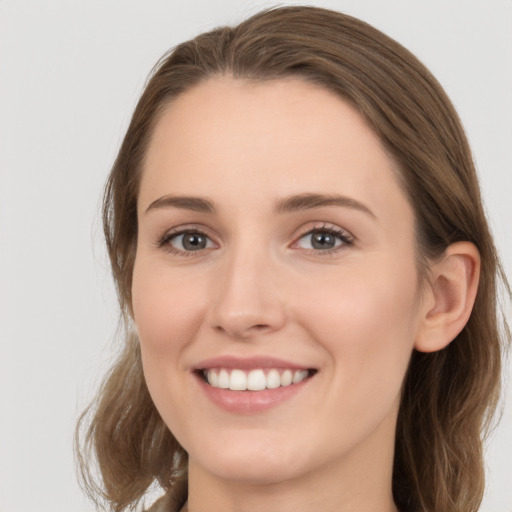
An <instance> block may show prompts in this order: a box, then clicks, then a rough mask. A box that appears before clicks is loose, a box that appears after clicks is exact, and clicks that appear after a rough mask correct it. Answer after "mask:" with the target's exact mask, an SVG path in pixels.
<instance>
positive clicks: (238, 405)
mask: <svg viewBox="0 0 512 512" xmlns="http://www.w3.org/2000/svg"><path fill="white" fill-rule="evenodd" d="M311 378H312V377H308V378H307V379H304V380H303V381H302V382H299V383H298V384H291V385H290V386H282V387H279V388H275V389H263V390H261V391H231V390H230V389H222V388H215V387H213V386H210V385H209V384H207V383H206V382H205V381H204V380H203V379H202V378H201V377H200V376H199V375H196V380H197V381H198V382H199V385H200V387H201V389H202V390H203V392H204V393H205V395H206V396H207V397H208V398H209V399H210V400H211V401H212V402H213V403H214V404H215V405H217V406H218V407H220V408H221V409H224V410H225V411H228V412H232V413H236V414H256V413H259V412H263V411H266V410H268V409H271V408H272V407H276V406H278V405H280V404H282V403H283V402H285V401H287V400H289V399H290V398H292V397H293V396H295V395H296V394H297V393H299V392H300V391H301V390H303V389H304V388H305V387H306V386H307V384H308V383H309V381H310V380H311Z"/></svg>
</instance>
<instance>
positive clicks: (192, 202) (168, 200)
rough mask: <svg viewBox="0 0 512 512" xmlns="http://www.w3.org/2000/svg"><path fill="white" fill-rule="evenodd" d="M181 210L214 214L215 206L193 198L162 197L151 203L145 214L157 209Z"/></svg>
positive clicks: (199, 198)
mask: <svg viewBox="0 0 512 512" xmlns="http://www.w3.org/2000/svg"><path fill="white" fill-rule="evenodd" d="M170 207H172V208H181V209H183V210H192V211H194V212H199V213H214V212H215V210H216V208H215V205H214V204H213V203H212V202H211V201H210V200H208V199H205V198H203V197H193V196H172V195H169V196H163V197H160V198H159V199H157V200H156V201H153V202H152V203H151V204H150V205H149V206H148V207H147V208H146V213H148V212H149V211H151V210H155V209H158V208H170Z"/></svg>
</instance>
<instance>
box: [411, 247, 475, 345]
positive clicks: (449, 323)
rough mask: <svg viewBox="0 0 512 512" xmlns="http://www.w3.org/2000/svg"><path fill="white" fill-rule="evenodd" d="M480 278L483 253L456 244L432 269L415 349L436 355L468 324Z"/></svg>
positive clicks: (447, 250)
mask: <svg viewBox="0 0 512 512" xmlns="http://www.w3.org/2000/svg"><path fill="white" fill-rule="evenodd" d="M479 278H480V254H479V252H478V249H477V248H476V247H475V245H474V244H472V243H471V242H456V243H454V244H452V245H450V246H448V248H447V249H446V251H445V252H444V254H443V256H442V258H441V260H439V261H437V262H435V263H434V264H433V265H432V267H431V280H430V283H429V284H428V285H427V286H426V290H425V292H424V297H423V299H424V300H423V302H422V311H421V318H420V326H419V329H418V332H417V336H416V341H415V344H414V348H416V350H419V351H420V352H435V351H437V350H441V349H443V348H444V347H446V346H447V345H448V344H449V343H450V342H451V341H453V340H454V339H455V337H456V336H457V335H458V334H459V333H460V332H461V331H462V329H463V328H464V326H465V325H466V323H467V321H468V319H469V315H470V314H471V310H472V309H473V304H474V302H475V297H476V292H477V289H478V281H479Z"/></svg>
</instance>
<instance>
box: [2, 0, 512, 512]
mask: <svg viewBox="0 0 512 512" xmlns="http://www.w3.org/2000/svg"><path fill="white" fill-rule="evenodd" d="M286 3H295V2H286ZM310 4H314V5H319V6H324V7H329V8H334V9H338V10H341V11H345V12H347V13H349V14H352V15H355V16H358V17H360V18H362V19H364V20H365V21H367V22H369V23H371V24H373V25H375V26H376V27H377V28H379V29H381V30H383V31H384V32H386V33H387V34H389V35H390V36H392V37H394V38H395V39H397V40H398V41H399V42H401V43H402V44H404V45H405V46H406V47H407V48H409V49H410V50H412V51H413V52H414V53H415V54H416V55H417V56H418V57H419V58H420V59H421V60H422V61H423V62H424V63H425V64H427V66H428V67H429V68H430V69H431V70H432V71H433V73H434V74H435V75H436V76H437V77H438V78H439V80H440V82H441V83H442V84H443V86H444V87H445V88H446V90H447V92H448V94H449V95H450V97H451V98H452V100H453V102H454V103H455V106H456V108H457V109H458V111H459V113H460V115H461V117H462V120H463V122H464V124H465V127H466V129H467V132H468V136H469V139H470V142H471V144H472V147H473V150H474V156H475V159H476V163H477V166H478V169H479V173H480V177H481V184H482V189H483V195H484V199H485V203H486V207H487V211H488V213H489V217H490V220H491V225H492V228H493V231H494V233H495V236H496V240H497V243H498V247H499V249H500V251H501V253H502V257H503V261H504V264H505V268H506V270H507V273H508V276H509V278H510V277H511V276H512V227H511V226H512V201H511V199H510V198H511V192H512V149H511V146H512V124H511V114H512V62H511V61H512V1H511V0H486V1H485V2H484V1H483V0H473V1H469V0H460V1H456V0H429V1H412V0H386V1H384V0H357V1H356V0H352V1H350V0H333V1H310ZM270 5H274V3H272V2H266V1H265V2H264V1H261V2H259V1H256V0H217V1H216V0H187V1H186V2H185V1H180V2H178V1H170V0H144V1H143V0H139V1H137V0H113V1H109V0H84V1H80V0H77V1H74V0H44V1H41V0H31V1H27V0H0V341H1V348H0V350H1V352H0V512H34V511H37V512H60V511H62V512H89V511H92V510H94V508H93V506H92V504H89V503H88V502H87V501H86V500H85V499H84V498H83V497H82V494H81V491H80V489H79V487H78V484H77V482H76V476H75V467H74V462H73V451H72V437H73V430H74V424H75V421H76V418H77V415H78V414H79V412H80V411H81V410H82V409H83V407H84V406H85V404H86V403H87V401H88V400H89V399H90V398H91V396H92V392H93V390H94V389H95V387H96V385H97V383H98V380H99V378H100V376H101V375H102V373H103V372H104V371H105V369H106V368H107V365H108V362H109V360H110V358H111V356H112V353H113V351H114V349H115V347H114V343H113V340H114V334H115V327H116V322H117V305H116V300H115V294H114V292H113V286H112V283H111V280H110V276H109V272H108V264H107V260H106V257H105V252H104V248H103V241H102V235H101V226H100V223H101V221H100V214H99V204H100V196H101V189H102V185H103V183H104V181H105V178H106V175H107V172H108V170H109V167H110V166H111V164H112V162H113V159H114V157H115V154H116V150H117V149H118V146H119V144H120V141H121V138H122V136H123V133H124V130H125V129H126V126H127V123H128V121H129V118H130V116H131V112H132V110H133V107H134V105H135V102H136V100H137V98H138V96H139V94H140V92H141V88H142V86H143V84H144V81H145V79H146V76H147V74H148V72H149V71H150V69H151V67H152V66H153V64H154V63H155V62H156V60H157V59H158V58H159V57H160V56H161V54H163V53H164V52H165V51H166V50H167V49H168V48H170V47H172V46H173V45H175V44H177V43H178V42H181V41H183V40H185V39H188V38H190V37H193V36H194V35H196V34H197V33H199V32H202V31H204V30H206V29H210V28H213V27H215V26H218V25H221V24H226V23H236V22H238V21H240V20H241V19H243V18H245V17H247V16H248V15H250V14H253V13H255V12H256V11H257V10H259V9H260V8H262V7H268V6H270ZM509 313H510V311H508V312H507V314H509ZM510 373H512V372H510V370H509V374H510ZM510 387H511V386H510V381H509V383H507V384H506V388H507V389H508V391H509V393H508V398H507V400H506V401H504V415H503V420H502V423H501V424H500V427H499V428H498V429H497V430H496V432H495V434H494V436H493V437H492V439H491V441H490V443H489V447H488V450H487V468H488V487H487V493H486V497H485V501H484V504H483V507H482V511H484V512H512V397H511V396H510V395H511V393H510ZM354 512H357V511H354ZM439 512H447V511H439Z"/></svg>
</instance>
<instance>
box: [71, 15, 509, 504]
mask: <svg viewBox="0 0 512 512" xmlns="http://www.w3.org/2000/svg"><path fill="white" fill-rule="evenodd" d="M104 226H105V234H106V239H107V246H108V250H109V254H110V258H111V263H112V269H113V273H114V278H115V280H116V284H117V287H118V293H119V299H120V303H121V308H122V311H123V313H124V320H125V325H126V343H125V347H124V351H123V353H122V355H121V357H120V358H119V360H118V361H117V363H116V365H115V366H114V368H113V369H112V371H111V373H110V374H109V375H108V377H107V378H106V380H105V383H104V385H103V387H102V389H101V391H100V393H99V396H98V399H97V403H96V404H95V405H94V407H93V408H92V409H91V416H88V415H85V416H83V418H82V422H84V421H86V420H87V421H89V422H90V423H89V427H88V430H87V432H86V436H85V440H84V442H85V445H86V448H87V447H88V448H89V449H92V450H93V451H94V453H95V456H96V458H97V461H98V464H99V468H100V471H101V476H102V486H101V487H100V488H96V487H95V486H94V483H93V482H92V479H91V478H90V476H89V475H90V473H89V472H88V467H87V460H88V459H87V455H85V453H86V452H84V451H83V452H82V455H81V459H80V460H81V463H82V468H83V474H84V477H85V481H86V484H87V485H88V488H89V490H90V492H91V494H94V493H96V495H98V494H99V495H100V496H103V497H104V498H105V499H106V500H107V502H108V503H109V504H110V506H111V508H112V510H116V511H121V510H125V509H126V508H127V507H129V506H133V505H134V504H135V503H136V502H137V501H138V500H140V499H141V498H142V497H143V496H144V494H145V493H146V491H147V489H148V487H149V486H150V485H151V484H152V483H153V482H154V481H156V482H158V483H159V484H160V486H161V487H162V488H163V489H165V491H166V495H165V496H164V498H162V500H160V501H159V502H158V503H157V504H156V505H155V506H154V507H153V508H152V509H151V510H155V511H161V510H165V511H171V510H172V511H177V510H190V511H196V512H201V511H202V510H211V511H215V510H223V511H230V510H236V511H242V512H243V511H259V510H280V511H286V510H292V509H293V510H294V511H297V510H298V511H306V510H324V511H330V510H333V511H334V510H336V511H342V510H357V511H361V512H363V511H366V510H368V511H370V510H379V511H396V510H400V511H416V510H418V511H420V510H421V511H440V510H443V511H444V510H450V511H464V512H467V511H476V510H478V506H479V503H480V501H481V498H482V493H483V481H484V468H483V461H482V435H483V434H485V432H486V429H487V427H488V425H489V422H490V420H491V419H492V414H493V411H494V409H495V406H496V403H497V399H498V394H499V383H500V354H501V350H502V348H503V347H504V345H505V342H506V340H505V336H501V337H500V332H501V331H500V326H499V325H498V320H497V318H498V315H497V306H496V296H497V286H498V284H499V280H502V281H503V282H505V278H504V276H503V273H502V271H501V267H500V265H499V261H498V258H497V255H496V250H495V248H494V245H493V241H492V238H491V236H490V234H489V230H488V227H487V222H486V219H485V215H484V213H483V209H482V205H481V199H480V192H479V188H478V182H477V178H476V175H475V171H474V166H473V163H472V160H471V155H470V150H469V147H468V144H467V140H466V138H465V136H464V132H463V129H462V127H461V125H460V122H459V120H458V117H457V115H456V113H455V111H454V110H453V107H452V106H451V104H450V102H449V100H448V99H447V97H446V95H445V93H444V91H443V90H442V89H441V87H440V86H439V84H438V83H437V82H436V81H435V79H434V78H433V77H432V76H431V75H430V74H429V72H428V71H427V70H426V69H425V68H424V67H423V66H422V65H421V63H419V62H418V61H417V59H416V58H415V57H413V56H412V55H411V54H410V53H409V52H407V51H406V50H405V49H404V48H402V47H401V46H400V45H399V44H397V43H396V42H395V41H393V40H391V39H389V38H388V37H387V36H385V35H383V34H381V33H380V32H378V31H377V30H375V29H374V28H372V27H370V26H368V25H366V24H365V23H363V22H361V21H359V20H356V19H353V18H351V17H349V16H346V15H342V14H339V13H335V12H332V11H327V10H324V9H319V8H308V7H285V8H279V9H274V10H270V11H265V12H262V13H260V14H257V15H255V16H253V17H252V18H250V19H249V20H247V21H245V22H243V23H241V24H240V25H238V26H237V27H234V28H228V27H227V28H221V29H218V30H214V31H212V32H209V33H206V34H202V35H200V36H198V37H197V38H195V39H194V40H192V41H189V42H186V43H184V44H182V45H180V46H178V47H177V48H176V49H175V50H173V51H172V52H170V53H169V54H168V55H167V56H165V57H164V58H163V59H162V60H161V61H160V63H159V64H158V66H157V68H156V70H155V72H154V74H153V76H152V78H151V80H150V81H149V83H148V85H147V87H146V89H145V91H144V93H143V95H142V97H141V99H140V101H139V104H138V105H137V108H136V110H135V113H134V115H133V118H132V121H131V124H130V126H129V128H128V132H127V134H126V136H125V139H124V142H123V144H122V147H121V150H120V152H119V155H118V158H117V160H116V162H115V165H114V168H113V169H112V172H111V174H110V177H109V181H108V184H107V188H106V194H105V202H104ZM505 283H506V282H505Z"/></svg>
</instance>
